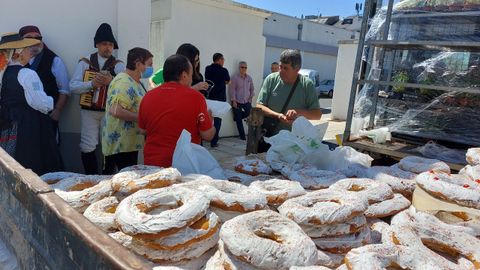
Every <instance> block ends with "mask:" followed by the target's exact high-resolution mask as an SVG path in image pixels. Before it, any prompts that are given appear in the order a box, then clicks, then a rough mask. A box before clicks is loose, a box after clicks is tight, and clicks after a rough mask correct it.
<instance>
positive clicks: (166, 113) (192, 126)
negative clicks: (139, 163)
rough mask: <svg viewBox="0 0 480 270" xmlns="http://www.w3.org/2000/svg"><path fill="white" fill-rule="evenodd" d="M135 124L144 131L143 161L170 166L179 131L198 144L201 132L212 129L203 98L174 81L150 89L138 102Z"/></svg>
mask: <svg viewBox="0 0 480 270" xmlns="http://www.w3.org/2000/svg"><path fill="white" fill-rule="evenodd" d="M138 126H139V127H140V128H141V129H144V130H146V132H147V139H146V142H145V148H144V150H143V152H144V154H143V156H144V163H145V164H146V165H156V166H162V167H170V166H172V158H173V152H174V150H175V146H176V144H177V140H178V138H179V137H180V133H182V130H184V129H186V130H187V131H188V132H190V134H192V142H193V143H196V144H200V141H201V137H200V131H207V130H209V129H210V128H212V120H211V118H210V116H209V114H208V109H207V104H206V102H205V98H204V97H203V96H202V94H200V93H199V92H197V91H195V90H193V89H191V88H189V87H186V86H183V85H181V84H179V83H176V82H168V83H164V84H162V85H160V86H159V87H157V88H155V89H153V90H151V91H149V92H148V93H147V94H146V95H145V96H144V97H143V99H142V102H141V103H140V110H139V113H138Z"/></svg>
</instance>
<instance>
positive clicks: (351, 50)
mask: <svg viewBox="0 0 480 270" xmlns="http://www.w3.org/2000/svg"><path fill="white" fill-rule="evenodd" d="M339 46H340V47H339V50H338V60H337V69H336V73H337V74H338V76H337V78H336V80H335V88H334V90H333V100H332V119H336V120H346V119H347V112H348V103H349V101H350V92H351V88H352V80H353V72H354V69H355V59H356V56H357V48H358V40H355V41H353V40H346V41H342V42H340V43H339Z"/></svg>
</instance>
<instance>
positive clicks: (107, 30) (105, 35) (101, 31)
mask: <svg viewBox="0 0 480 270" xmlns="http://www.w3.org/2000/svg"><path fill="white" fill-rule="evenodd" d="M103 41H108V42H112V43H113V48H114V49H115V50H116V49H118V44H117V41H116V40H115V37H114V36H113V32H112V27H111V26H110V25H109V24H108V23H102V24H101V25H100V26H99V27H98V29H97V32H96V33H95V37H94V38H93V42H94V44H93V45H94V47H95V48H96V47H97V44H98V43H100V42H103Z"/></svg>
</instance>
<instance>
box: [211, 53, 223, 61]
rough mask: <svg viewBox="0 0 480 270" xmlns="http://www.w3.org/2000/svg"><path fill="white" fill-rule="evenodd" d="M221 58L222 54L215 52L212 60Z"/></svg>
mask: <svg viewBox="0 0 480 270" xmlns="http://www.w3.org/2000/svg"><path fill="white" fill-rule="evenodd" d="M222 58H223V54H221V53H218V52H217V53H215V54H214V55H213V62H214V63H215V62H217V61H218V60H220V59H222Z"/></svg>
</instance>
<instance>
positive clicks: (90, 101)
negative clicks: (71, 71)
mask: <svg viewBox="0 0 480 270" xmlns="http://www.w3.org/2000/svg"><path fill="white" fill-rule="evenodd" d="M96 75H97V72H96V71H93V70H85V74H84V75H83V81H84V82H88V81H91V80H93V78H95V76H96ZM107 91H108V87H107V86H102V87H99V88H97V89H91V90H90V91H88V92H87V93H83V94H81V95H80V106H81V107H82V109H87V110H95V111H103V110H105V105H106V103H107Z"/></svg>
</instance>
